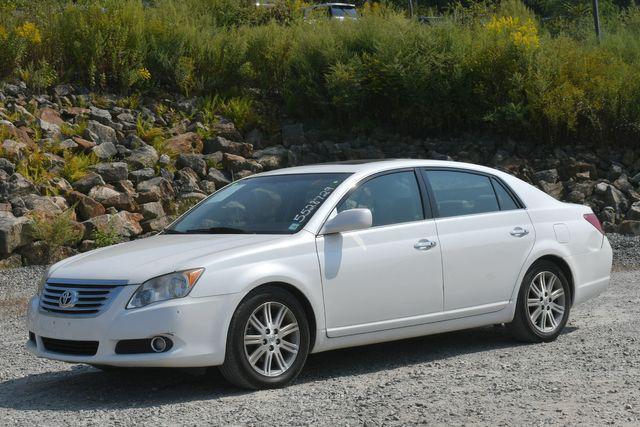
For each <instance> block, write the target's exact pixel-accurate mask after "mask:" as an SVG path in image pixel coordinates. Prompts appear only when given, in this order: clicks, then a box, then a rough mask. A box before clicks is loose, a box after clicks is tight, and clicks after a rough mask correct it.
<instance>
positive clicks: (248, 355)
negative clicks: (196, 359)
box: [220, 286, 310, 390]
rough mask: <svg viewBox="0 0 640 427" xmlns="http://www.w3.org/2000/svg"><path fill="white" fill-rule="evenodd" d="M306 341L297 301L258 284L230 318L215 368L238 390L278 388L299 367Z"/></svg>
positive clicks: (304, 356) (304, 319)
mask: <svg viewBox="0 0 640 427" xmlns="http://www.w3.org/2000/svg"><path fill="white" fill-rule="evenodd" d="M267 307H268V309H267ZM281 310H284V311H281ZM267 311H269V312H270V313H271V314H270V317H271V319H272V321H271V322H269V321H268V320H267V317H266V313H267ZM283 312H284V314H282V313H283ZM280 317H282V318H281V319H280ZM250 318H251V320H250ZM279 319H280V322H279V324H278V320H279ZM279 327H282V331H281V330H278V328H279ZM259 329H260V330H259ZM283 331H285V332H283ZM245 336H246V337H247V339H246V343H247V344H246V345H245ZM309 341H310V334H309V322H308V320H307V317H306V314H305V311H304V308H303V307H302V304H301V303H300V302H299V301H298V300H297V299H296V298H295V297H294V296H293V295H291V294H290V293H289V292H287V291H286V290H284V289H281V288H278V287H272V286H269V287H263V288H260V289H258V290H256V291H255V292H252V293H250V294H249V295H247V297H245V299H244V300H243V301H242V302H241V303H240V305H239V306H238V308H237V309H236V312H235V313H234V315H233V317H232V319H231V324H230V325H229V332H228V334H227V348H226V355H225V361H224V363H223V364H222V366H220V372H221V373H222V375H223V376H224V377H225V378H226V379H227V380H228V381H229V382H230V383H232V384H234V385H236V386H238V387H240V388H246V389H253V390H257V389H267V388H279V387H283V386H285V385H287V384H289V383H290V382H292V381H293V380H294V379H295V378H296V377H297V376H298V374H299V373H300V371H301V370H302V368H303V366H304V363H305V361H306V359H307V355H308V353H309ZM294 347H295V351H294Z"/></svg>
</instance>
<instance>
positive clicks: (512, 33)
mask: <svg viewBox="0 0 640 427" xmlns="http://www.w3.org/2000/svg"><path fill="white" fill-rule="evenodd" d="M485 28H486V29H487V30H489V31H491V32H493V33H496V34H504V35H507V36H508V37H509V38H510V39H511V40H512V41H513V43H514V44H515V45H516V46H521V47H523V48H535V47H538V46H539V45H540V38H539V37H538V28H537V27H536V25H535V23H534V22H533V21H532V20H531V19H527V21H526V22H524V23H521V22H520V18H514V17H512V16H502V17H500V18H496V17H495V16H494V17H492V18H491V21H490V22H488V23H487V24H486V25H485Z"/></svg>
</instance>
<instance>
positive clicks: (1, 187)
mask: <svg viewBox="0 0 640 427" xmlns="http://www.w3.org/2000/svg"><path fill="white" fill-rule="evenodd" d="M35 192H36V188H35V186H34V185H33V183H32V182H31V181H29V180H28V179H26V178H25V177H23V176H22V175H20V174H19V173H17V172H16V173H14V174H13V175H11V176H10V177H9V178H8V179H7V180H2V181H0V199H4V200H8V199H9V198H11V197H15V196H23V195H26V194H31V193H35Z"/></svg>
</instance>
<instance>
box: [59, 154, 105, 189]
mask: <svg viewBox="0 0 640 427" xmlns="http://www.w3.org/2000/svg"><path fill="white" fill-rule="evenodd" d="M98 161H99V159H98V157H96V155H95V154H93V153H91V154H83V153H78V154H74V153H72V152H71V151H69V150H67V151H65V152H64V167H63V168H62V171H61V172H60V175H61V176H62V177H63V178H64V179H66V180H67V181H69V182H74V181H77V180H79V179H82V178H84V177H85V175H86V174H87V172H88V170H89V167H90V166H92V165H95V164H96V163H98Z"/></svg>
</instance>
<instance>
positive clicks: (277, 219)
mask: <svg viewBox="0 0 640 427" xmlns="http://www.w3.org/2000/svg"><path fill="white" fill-rule="evenodd" d="M349 175H350V174H348V173H314V174H311V173H310V174H287V175H273V176H262V177H255V178H249V179H245V180H241V181H237V182H235V183H233V184H230V185H228V186H227V187H225V188H223V189H222V190H220V191H218V192H216V193H214V194H213V195H211V196H210V197H209V198H207V199H206V200H204V201H203V202H202V203H200V204H199V205H197V206H196V207H195V208H194V209H192V210H191V211H189V212H188V213H187V214H186V215H184V216H183V217H182V218H181V219H180V220H179V221H178V222H176V223H175V224H174V225H172V226H171V227H170V228H168V229H167V230H165V233H167V234H293V233H295V232H297V231H299V230H300V229H302V228H303V227H304V225H305V224H306V223H307V221H308V220H309V219H310V218H311V216H313V214H314V213H315V211H316V210H317V209H318V207H319V206H320V205H322V203H323V202H324V201H325V200H326V199H327V197H329V195H330V194H331V193H332V192H333V191H334V190H335V189H336V187H337V186H338V185H340V184H341V183H342V181H344V180H345V178H347V177H348V176H349Z"/></svg>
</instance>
